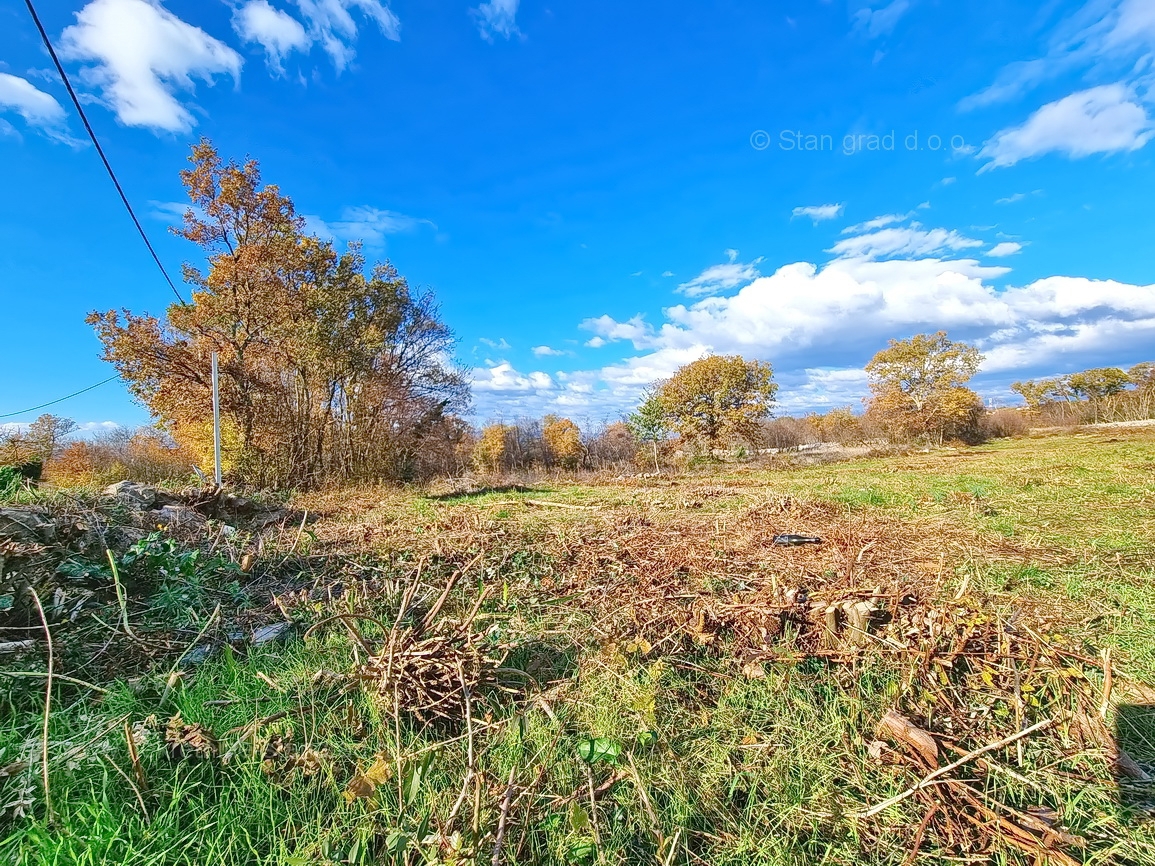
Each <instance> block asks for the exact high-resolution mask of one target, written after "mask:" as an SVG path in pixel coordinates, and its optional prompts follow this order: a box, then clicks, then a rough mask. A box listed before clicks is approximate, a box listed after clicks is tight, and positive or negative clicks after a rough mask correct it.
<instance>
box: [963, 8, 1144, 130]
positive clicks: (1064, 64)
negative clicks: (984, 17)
mask: <svg viewBox="0 0 1155 866" xmlns="http://www.w3.org/2000/svg"><path fill="white" fill-rule="evenodd" d="M1152 51H1155V6H1153V5H1152V4H1151V2H1150V0H1088V2H1086V3H1085V4H1084V6H1083V7H1082V8H1081V9H1079V10H1077V11H1075V12H1074V13H1073V14H1068V15H1064V16H1063V17H1062V18H1061V19H1060V23H1059V24H1058V25H1057V26H1056V27H1055V28H1054V31H1053V32H1052V33H1051V35H1050V37H1049V39H1048V46H1047V50H1046V52H1045V53H1044V54H1043V56H1042V57H1037V58H1033V59H1030V60H1023V61H1016V62H1014V63H1011V64H1009V65H1008V66H1006V67H1005V68H1004V69H1003V70H1002V71H1001V72H1000V73H999V74H998V76H997V77H996V79H995V81H994V83H992V84H991V85H990V86H989V87H987V88H985V89H984V90H982V91H980V92H978V93H975V94H973V95H971V96H968V97H967V98H966V99H964V100H963V101H962V102H961V103H960V104H959V107H960V108H961V109H962V110H964V111H966V110H971V109H976V108H983V107H986V106H989V105H994V104H998V103H1004V102H1009V101H1011V100H1014V99H1017V98H1019V97H1021V96H1022V95H1023V94H1025V93H1027V92H1028V91H1030V90H1032V89H1034V88H1035V87H1038V86H1039V85H1041V84H1043V83H1045V82H1047V81H1050V80H1052V79H1054V78H1056V77H1058V76H1059V75H1061V74H1063V73H1069V72H1071V71H1072V70H1074V69H1078V68H1080V67H1083V68H1087V69H1089V70H1090V74H1091V75H1093V76H1097V77H1099V78H1100V80H1102V79H1103V78H1104V77H1107V76H1112V75H1115V74H1117V73H1119V72H1121V71H1127V69H1128V67H1130V73H1131V74H1139V73H1142V72H1143V71H1144V70H1148V71H1149V68H1150V59H1151V53H1152Z"/></svg>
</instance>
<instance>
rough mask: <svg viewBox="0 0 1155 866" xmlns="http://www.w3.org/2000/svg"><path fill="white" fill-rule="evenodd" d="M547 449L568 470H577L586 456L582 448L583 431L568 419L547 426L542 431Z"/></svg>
mask: <svg viewBox="0 0 1155 866" xmlns="http://www.w3.org/2000/svg"><path fill="white" fill-rule="evenodd" d="M541 438H542V440H543V441H544V442H545V447H546V448H548V449H549V452H550V454H551V455H552V456H553V459H554V460H556V461H557V462H558V463H559V464H560V465H561V466H563V467H565V468H566V469H576V468H577V467H578V466H579V465H580V463H581V460H582V457H583V456H584V454H585V448H584V447H583V446H582V436H581V430H579V429H578V426H577V424H575V423H574V422H573V421H571V420H569V419H568V418H562V419H560V420H557V421H552V422H551V423H549V424H547V425H546V426H545V428H544V429H543V430H542V431H541Z"/></svg>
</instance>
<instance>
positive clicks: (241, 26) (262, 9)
mask: <svg viewBox="0 0 1155 866" xmlns="http://www.w3.org/2000/svg"><path fill="white" fill-rule="evenodd" d="M233 29H234V30H235V31H236V32H237V35H238V36H240V37H241V38H242V39H243V40H245V42H251V43H255V44H257V45H260V46H261V47H262V48H264V49H265V58H266V62H267V63H268V64H269V68H270V69H271V70H273V72H275V73H276V74H278V75H281V74H283V73H284V71H285V58H286V57H288V56H289V55H290V54H291V53H293V52H294V51H301V52H306V51H308V50H309V46H310V45H312V44H313V40H312V39H310V38H309V34H308V33H306V32H305V27H304V25H303V24H301V22H300V21H298V20H297V19H296V18H294V17H293V16H292V15H290V14H289V13H287V12H285V11H283V10H281V9H277V8H275V7H273V6H272V5H270V4H269V2H268V0H249V2H247V3H245V4H243V5H241V6H238V7H237V8H236V9H235V10H234V11H233Z"/></svg>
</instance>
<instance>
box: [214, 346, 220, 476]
mask: <svg viewBox="0 0 1155 866" xmlns="http://www.w3.org/2000/svg"><path fill="white" fill-rule="evenodd" d="M213 468H214V470H215V472H214V478H215V479H216V483H217V487H220V486H221V383H220V376H219V374H218V370H217V353H216V352H213Z"/></svg>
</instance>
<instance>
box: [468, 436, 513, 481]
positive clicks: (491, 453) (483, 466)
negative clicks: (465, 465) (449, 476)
mask: <svg viewBox="0 0 1155 866" xmlns="http://www.w3.org/2000/svg"><path fill="white" fill-rule="evenodd" d="M514 435H515V434H514V429H513V427H511V426H510V425H508V424H490V425H489V426H488V427H486V428H485V429H484V430H482V431H481V436H480V437H479V438H478V440H477V443H476V444H475V445H474V446H473V467H474V468H475V469H476V470H477V471H478V472H488V473H491V474H494V475H496V474H497V473H499V472H501V471H502V470H503V469H505V465H506V460H507V459H508V457H509V450H510V449H509V440H510V439H511V438H513V436H514Z"/></svg>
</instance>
